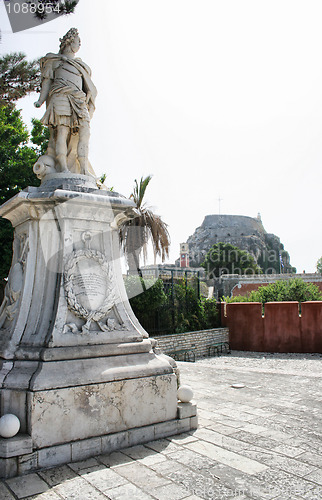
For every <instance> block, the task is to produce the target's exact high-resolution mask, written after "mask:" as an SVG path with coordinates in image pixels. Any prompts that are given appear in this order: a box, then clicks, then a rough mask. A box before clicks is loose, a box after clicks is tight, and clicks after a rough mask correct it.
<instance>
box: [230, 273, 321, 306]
mask: <svg viewBox="0 0 322 500" xmlns="http://www.w3.org/2000/svg"><path fill="white" fill-rule="evenodd" d="M309 300H322V293H321V292H320V289H319V287H318V286H316V285H314V284H313V283H307V282H305V281H303V280H302V279H301V278H292V279H290V280H279V281H276V282H275V283H270V284H269V285H266V286H260V287H259V289H258V290H254V291H252V292H250V293H249V294H248V295H247V296H245V295H238V296H236V297H224V301H225V302H262V304H265V302H288V301H296V302H306V301H309Z"/></svg>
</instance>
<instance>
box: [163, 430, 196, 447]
mask: <svg viewBox="0 0 322 500" xmlns="http://www.w3.org/2000/svg"><path fill="white" fill-rule="evenodd" d="M193 432H195V431H193ZM167 439H168V441H171V443H175V444H181V445H182V444H187V443H193V442H194V441H198V438H197V436H195V435H194V434H186V433H183V434H179V435H178V436H172V437H169V438H167Z"/></svg>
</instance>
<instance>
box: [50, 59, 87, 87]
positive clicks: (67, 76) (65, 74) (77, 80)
mask: <svg viewBox="0 0 322 500" xmlns="http://www.w3.org/2000/svg"><path fill="white" fill-rule="evenodd" d="M56 78H57V79H58V78H59V79H62V80H65V81H67V82H69V83H71V84H72V86H75V87H76V88H77V89H78V90H82V87H83V78H82V76H81V74H80V73H79V72H78V70H77V69H76V68H75V67H74V66H72V65H71V64H69V62H68V61H63V62H62V64H61V65H60V66H59V67H58V68H57V69H56V70H55V79H56Z"/></svg>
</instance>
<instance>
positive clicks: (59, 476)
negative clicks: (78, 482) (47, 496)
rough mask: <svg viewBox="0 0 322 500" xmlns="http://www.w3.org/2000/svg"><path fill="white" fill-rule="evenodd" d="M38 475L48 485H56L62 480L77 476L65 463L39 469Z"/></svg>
mask: <svg viewBox="0 0 322 500" xmlns="http://www.w3.org/2000/svg"><path fill="white" fill-rule="evenodd" d="M38 475H39V476H41V477H42V479H43V480H44V481H46V483H47V484H48V485H49V486H57V485H58V484H60V483H63V482H64V481H68V480H69V479H73V478H74V477H77V475H76V474H75V472H74V471H73V470H71V469H70V467H68V466H67V465H62V466H61V467H55V468H53V469H48V470H43V471H39V473H38Z"/></svg>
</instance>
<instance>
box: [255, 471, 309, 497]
mask: <svg viewBox="0 0 322 500" xmlns="http://www.w3.org/2000/svg"><path fill="white" fill-rule="evenodd" d="M258 480H259V482H260V484H263V485H267V486H268V487H269V488H271V489H274V491H275V492H276V496H281V495H293V496H299V497H301V496H302V495H303V494H305V493H307V492H308V491H310V490H311V489H312V488H313V487H314V484H312V483H310V482H309V481H306V480H305V479H302V478H299V477H296V476H294V475H293V474H289V473H288V472H284V471H281V470H277V469H273V468H270V469H267V470H266V471H265V472H261V473H259V474H256V476H255V477H254V481H255V482H256V483H257V482H258ZM252 482H253V479H252V478H250V479H249V483H250V484H251V483H252ZM259 498H260V497H259Z"/></svg>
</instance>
